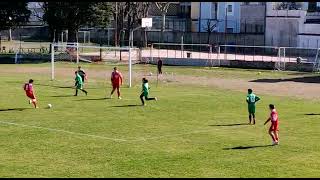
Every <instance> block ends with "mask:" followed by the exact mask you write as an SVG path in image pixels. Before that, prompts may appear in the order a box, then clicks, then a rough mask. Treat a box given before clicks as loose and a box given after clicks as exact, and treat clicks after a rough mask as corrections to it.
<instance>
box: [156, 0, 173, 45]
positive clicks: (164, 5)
mask: <svg viewBox="0 0 320 180" xmlns="http://www.w3.org/2000/svg"><path fill="white" fill-rule="evenodd" d="M170 4H171V3H170V2H155V5H156V6H157V8H158V9H159V10H160V11H161V16H162V26H161V40H162V42H163V32H164V30H165V28H166V14H167V12H168V9H169V7H170Z"/></svg>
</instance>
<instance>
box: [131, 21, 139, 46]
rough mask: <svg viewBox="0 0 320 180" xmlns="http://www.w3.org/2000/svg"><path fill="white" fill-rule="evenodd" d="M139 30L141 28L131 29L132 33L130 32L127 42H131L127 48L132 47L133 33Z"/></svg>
mask: <svg viewBox="0 0 320 180" xmlns="http://www.w3.org/2000/svg"><path fill="white" fill-rule="evenodd" d="M140 28H141V26H139V27H136V28H134V29H132V31H131V32H130V37H129V40H130V42H131V46H130V44H129V47H133V32H134V31H136V30H138V29H140Z"/></svg>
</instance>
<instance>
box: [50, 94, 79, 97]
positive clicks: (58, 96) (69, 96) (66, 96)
mask: <svg viewBox="0 0 320 180" xmlns="http://www.w3.org/2000/svg"><path fill="white" fill-rule="evenodd" d="M50 97H74V95H71V94H70V95H69V94H68V95H54V96H50Z"/></svg>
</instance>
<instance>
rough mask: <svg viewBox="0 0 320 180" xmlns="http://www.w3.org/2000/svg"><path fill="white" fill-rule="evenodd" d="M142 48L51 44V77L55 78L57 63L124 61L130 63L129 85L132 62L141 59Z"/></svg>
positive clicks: (129, 83) (129, 82)
mask: <svg viewBox="0 0 320 180" xmlns="http://www.w3.org/2000/svg"><path fill="white" fill-rule="evenodd" d="M140 57H141V55H140V50H139V49H137V48H129V47H106V46H88V45H81V44H79V43H59V44H58V43H52V44H51V79H52V80H54V79H55V64H56V63H59V62H69V63H75V64H80V63H123V64H128V70H129V73H128V85H129V87H131V85H132V64H134V63H138V62H139V61H140Z"/></svg>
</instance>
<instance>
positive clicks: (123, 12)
mask: <svg viewBox="0 0 320 180" xmlns="http://www.w3.org/2000/svg"><path fill="white" fill-rule="evenodd" d="M150 5H151V3H150V2H116V3H114V4H113V7H112V13H113V17H114V20H115V26H116V38H115V39H116V40H117V41H116V45H119V40H120V39H121V38H120V37H122V39H123V38H126V39H129V32H130V31H131V30H132V29H133V28H135V27H137V26H139V21H140V19H141V18H143V17H147V16H148V10H149V7H150ZM125 32H127V33H125ZM123 33H125V35H123Z"/></svg>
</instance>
